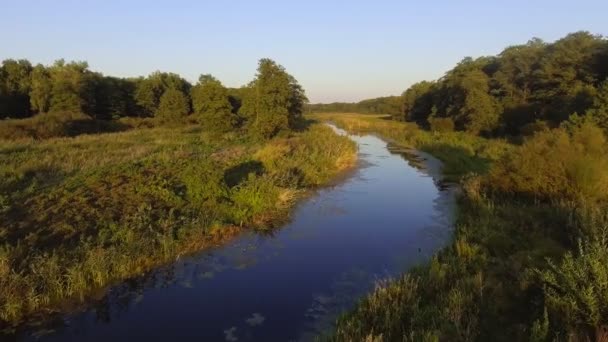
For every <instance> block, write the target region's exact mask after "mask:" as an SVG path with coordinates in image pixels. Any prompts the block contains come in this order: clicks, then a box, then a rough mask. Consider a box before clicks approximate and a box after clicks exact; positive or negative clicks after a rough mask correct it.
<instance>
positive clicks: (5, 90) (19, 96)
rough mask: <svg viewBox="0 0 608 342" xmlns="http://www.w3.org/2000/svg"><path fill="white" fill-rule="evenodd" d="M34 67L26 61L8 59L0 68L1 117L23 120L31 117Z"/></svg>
mask: <svg viewBox="0 0 608 342" xmlns="http://www.w3.org/2000/svg"><path fill="white" fill-rule="evenodd" d="M31 72H32V65H31V64H30V62H29V61H27V60H25V59H21V60H14V59H7V60H4V61H3V62H2V67H0V83H1V84H0V117H16V118H22V117H27V116H29V115H30V112H31V111H30V105H29V102H30V99H29V91H30V74H31Z"/></svg>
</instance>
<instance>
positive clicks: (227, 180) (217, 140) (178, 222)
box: [0, 124, 356, 331]
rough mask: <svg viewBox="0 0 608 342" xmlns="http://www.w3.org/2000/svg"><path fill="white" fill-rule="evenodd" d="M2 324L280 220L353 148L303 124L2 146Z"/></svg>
mask: <svg viewBox="0 0 608 342" xmlns="http://www.w3.org/2000/svg"><path fill="white" fill-rule="evenodd" d="M0 158H1V160H0V161H1V165H2V168H1V169H0V172H1V177H0V179H1V181H0V190H1V192H0V195H1V196H0V204H2V206H0V218H1V220H0V222H2V224H1V226H0V232H1V234H0V238H1V239H2V240H1V241H2V248H1V249H0V322H1V323H0V328H3V329H4V330H5V331H10V330H11V329H12V328H11V327H14V326H15V325H16V324H18V323H19V322H21V321H23V320H24V319H26V318H27V317H29V316H31V315H33V314H35V313H44V312H49V311H57V310H59V311H62V310H68V309H69V308H71V307H74V306H78V304H79V303H84V302H86V301H87V299H88V298H89V297H90V296H92V295H94V294H95V293H96V292H99V289H103V288H104V287H106V286H108V285H110V284H113V283H115V282H117V281H120V280H123V279H127V278H129V277H131V276H134V275H138V274H142V273H144V272H146V271H147V270H150V269H152V268H154V267H156V266H158V265H162V264H164V263H167V262H170V261H174V260H176V258H179V257H180V256H183V255H184V254H187V253H190V252H194V251H198V250H201V249H204V248H207V247H209V246H216V245H218V244H222V243H225V242H226V241H228V240H230V239H231V238H232V237H233V236H236V235H238V234H239V233H240V232H241V231H242V230H243V229H255V230H269V229H272V228H273V227H275V226H276V225H277V224H278V223H279V222H284V221H285V219H286V218H287V217H288V215H289V212H290V209H291V208H292V207H293V206H294V205H295V203H296V201H297V199H298V198H300V197H301V196H302V195H303V194H304V193H305V192H306V190H307V189H311V188H315V187H318V186H321V185H324V184H327V183H328V182H329V181H330V180H331V179H332V178H333V177H334V176H336V175H337V174H339V173H340V172H342V171H344V170H346V169H348V168H349V167H351V166H353V165H354V162H355V160H356V147H355V145H354V143H353V142H352V141H350V140H349V139H348V138H347V137H341V136H338V135H336V134H335V133H334V132H333V131H332V130H331V129H330V128H328V127H325V126H323V125H321V124H312V125H311V126H309V127H308V129H306V130H304V131H302V132H298V133H292V134H290V135H289V136H285V137H281V138H274V139H272V140H270V141H268V142H258V141H255V140H252V139H250V138H248V137H247V136H246V135H243V134H239V133H236V132H234V133H227V134H224V135H217V134H208V133H207V132H205V131H202V130H201V129H200V127H198V126H182V127H176V128H151V129H137V130H132V131H128V132H122V133H110V134H99V135H86V136H79V137H76V138H54V139H48V140H42V141H36V140H27V141H26V140H23V141H15V142H12V141H3V142H1V143H0Z"/></svg>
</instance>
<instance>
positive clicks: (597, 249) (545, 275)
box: [536, 236, 608, 340]
mask: <svg viewBox="0 0 608 342" xmlns="http://www.w3.org/2000/svg"><path fill="white" fill-rule="evenodd" d="M607 242H608V241H607V240H606V236H604V237H603V238H600V239H595V240H593V241H589V240H588V241H585V242H579V247H578V253H577V255H574V254H572V253H570V252H568V253H566V255H565V257H564V258H563V260H562V261H561V263H560V264H559V265H556V264H555V263H553V262H551V261H549V267H548V269H546V270H539V269H537V270H536V273H537V274H538V276H539V278H540V281H541V282H542V286H543V288H544V290H545V291H544V292H545V303H546V305H547V308H548V310H549V312H550V314H551V317H552V322H553V329H555V330H558V331H559V330H561V331H563V332H565V333H567V334H569V335H571V336H572V335H574V336H577V337H578V340H585V339H589V340H599V339H600V337H601V336H596V332H600V331H601V328H602V327H603V326H606V325H607V324H608V263H607V262H606V260H608V243H607Z"/></svg>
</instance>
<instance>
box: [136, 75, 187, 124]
mask: <svg viewBox="0 0 608 342" xmlns="http://www.w3.org/2000/svg"><path fill="white" fill-rule="evenodd" d="M190 88H191V85H190V83H188V82H187V81H186V80H184V79H183V78H181V77H180V76H179V75H177V74H174V73H165V72H160V71H157V72H154V73H152V74H150V75H149V76H148V77H146V78H141V79H139V80H138V81H137V87H136V90H135V94H134V97H135V101H136V104H137V105H138V106H140V107H141V109H142V110H143V116H154V115H155V113H156V111H157V110H158V108H159V105H160V99H161V97H162V96H163V94H164V93H165V91H167V90H168V89H174V90H178V91H180V92H182V93H183V94H184V95H185V96H186V97H188V94H189V93H190ZM188 101H189V100H188Z"/></svg>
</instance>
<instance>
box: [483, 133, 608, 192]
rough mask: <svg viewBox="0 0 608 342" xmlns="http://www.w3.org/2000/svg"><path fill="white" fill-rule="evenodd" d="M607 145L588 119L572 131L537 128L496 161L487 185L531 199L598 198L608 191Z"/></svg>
mask: <svg viewBox="0 0 608 342" xmlns="http://www.w3.org/2000/svg"><path fill="white" fill-rule="evenodd" d="M606 147H607V146H606V138H605V137H604V135H603V133H602V131H601V130H600V129H599V128H597V127H596V126H594V125H592V124H590V123H585V124H583V125H582V126H580V127H574V128H573V130H572V131H571V132H567V131H566V130H565V129H555V130H545V131H541V132H539V133H537V134H536V135H534V136H533V137H532V138H530V139H528V140H527V141H526V142H525V143H524V144H523V145H522V146H521V147H520V148H518V149H517V150H513V152H512V153H509V154H508V155H506V156H505V157H504V158H502V159H501V160H500V161H499V162H497V163H496V165H495V167H494V168H493V169H492V172H491V173H490V175H489V177H488V180H487V184H488V186H489V187H491V188H493V189H495V190H497V191H500V192H504V193H517V194H523V195H526V196H529V197H535V198H543V199H555V200H560V201H573V202H590V203H594V202H597V201H602V200H605V199H607V197H606V196H607V194H608V174H607V173H606V170H607V169H608V158H607V156H608V155H607V154H606V153H607V150H606Z"/></svg>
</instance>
